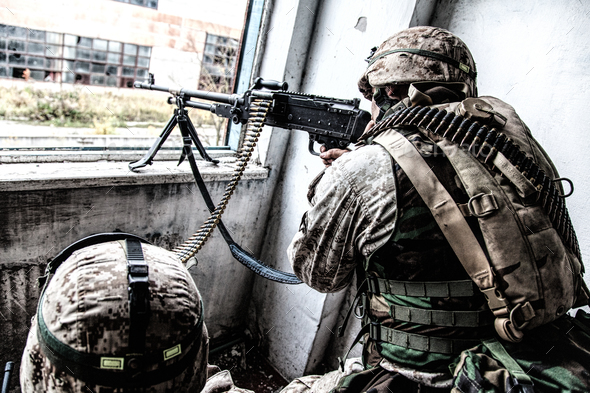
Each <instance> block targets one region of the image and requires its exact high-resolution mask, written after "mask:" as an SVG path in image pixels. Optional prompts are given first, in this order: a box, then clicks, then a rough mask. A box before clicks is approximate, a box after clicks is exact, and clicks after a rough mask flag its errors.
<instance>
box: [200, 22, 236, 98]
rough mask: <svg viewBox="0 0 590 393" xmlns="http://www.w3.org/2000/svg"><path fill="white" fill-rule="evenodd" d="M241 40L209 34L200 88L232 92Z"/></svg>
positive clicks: (204, 52) (204, 53)
mask: <svg viewBox="0 0 590 393" xmlns="http://www.w3.org/2000/svg"><path fill="white" fill-rule="evenodd" d="M238 45H239V42H238V40H236V39H233V38H229V37H222V36H217V35H213V34H207V40H206V42H205V50H204V51H203V62H202V66H201V76H200V79H199V89H205V90H211V89H213V90H216V91H220V92H224V93H227V92H230V91H231V89H232V84H233V78H234V74H235V65H236V55H237V53H238Z"/></svg>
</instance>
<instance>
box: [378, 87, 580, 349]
mask: <svg viewBox="0 0 590 393" xmlns="http://www.w3.org/2000/svg"><path fill="white" fill-rule="evenodd" d="M468 100H477V101H478V104H476V105H475V107H476V108H477V107H478V106H477V105H479V107H480V108H481V107H484V106H485V107H487V108H491V109H494V108H495V109H494V110H500V111H502V112H503V114H502V115H501V118H502V119H503V120H504V124H503V125H502V126H500V125H497V127H498V130H500V131H501V133H502V135H505V137H506V138H510V140H511V141H514V142H515V144H518V145H521V147H522V145H524V146H526V147H522V149H523V150H524V152H525V153H528V154H529V155H531V156H533V157H535V161H536V162H538V165H537V164H535V166H536V169H537V173H536V175H537V176H539V177H540V176H541V175H542V176H543V179H544V181H545V182H551V181H553V180H554V179H556V178H557V177H558V176H557V173H556V171H555V169H554V168H553V166H552V164H551V163H550V161H549V159H548V158H547V156H546V155H545V153H544V151H543V150H542V149H541V148H540V147H539V146H538V144H537V143H536V141H535V140H534V139H533V138H532V137H531V136H530V131H528V129H527V128H526V126H524V125H523V123H522V122H521V120H520V119H519V118H518V115H517V114H516V113H515V112H514V109H512V107H510V106H508V105H507V104H505V103H503V102H502V101H500V100H498V99H496V98H492V97H486V98H485V100H484V99H481V98H480V99H468ZM471 104H473V103H471ZM468 106H469V107H473V106H474V105H465V102H463V103H454V104H451V106H449V107H448V108H446V111H445V110H442V111H441V112H444V113H445V114H446V115H447V116H454V119H453V121H452V122H451V125H450V126H448V124H447V125H445V127H446V128H445V129H443V130H442V131H441V130H440V129H441V127H442V126H443V124H444V121H443V122H442V123H440V126H439V127H438V128H437V130H436V132H434V131H433V129H429V128H428V127H426V128H424V127H422V126H420V127H418V130H419V131H420V132H421V133H422V134H423V135H424V136H425V137H427V138H430V139H431V140H432V141H433V142H434V143H436V145H438V147H439V148H440V149H441V150H442V151H443V152H444V154H445V156H446V157H447V159H448V160H449V161H450V163H451V164H452V166H453V168H454V169H455V172H456V173H457V175H458V178H459V179H460V181H461V183H462V185H463V187H464V189H465V190H466V192H467V193H468V195H469V197H470V200H469V203H467V206H459V205H457V203H455V201H454V200H453V199H452V197H451V196H450V194H449V193H448V192H447V191H446V189H445V187H444V186H443V185H442V184H441V183H440V182H439V180H438V179H437V178H436V176H435V175H434V173H433V172H432V170H431V169H430V168H429V166H428V165H427V164H426V162H425V161H424V159H423V158H422V156H421V155H420V153H419V152H418V151H417V149H416V147H415V146H414V145H413V144H412V143H411V142H410V141H408V140H407V139H406V138H405V137H404V136H403V135H401V134H400V133H398V132H397V131H395V130H394V129H392V128H388V127H387V125H389V126H391V127H396V126H399V127H402V126H411V127H414V128H416V125H417V124H421V125H422V124H426V123H427V122H425V121H424V120H426V119H425V118H424V115H422V116H423V118H422V119H420V118H418V117H419V116H418V114H417V113H418V112H416V111H415V112H413V113H412V114H409V115H408V114H406V115H404V114H401V115H400V114H398V115H397V120H394V121H392V120H391V119H385V120H384V121H383V123H384V124H385V125H386V126H385V127H384V126H383V125H382V126H381V127H382V129H383V130H382V131H381V132H380V133H379V134H378V135H377V136H376V137H375V138H374V139H373V143H378V144H380V145H382V146H383V147H384V148H385V149H386V150H387V151H388V152H389V153H390V154H391V155H392V157H393V158H394V160H395V161H396V162H397V163H398V164H399V165H400V167H401V168H402V169H403V170H404V172H405V173H406V174H407V176H408V178H409V179H410V181H411V182H412V184H413V185H414V186H415V188H416V191H417V192H418V193H419V194H420V196H421V197H422V199H423V200H424V202H425V203H426V205H427V206H428V207H429V209H430V211H431V213H432V215H433V217H434V219H435V220H436V222H437V224H438V226H439V227H440V229H441V230H442V232H443V234H444V236H445V238H446V239H447V241H448V242H449V244H450V245H451V247H452V249H453V251H454V252H455V254H456V255H457V257H458V259H459V260H460V261H461V263H462V265H463V267H464V268H465V270H466V271H467V273H468V274H469V276H470V277H471V279H472V280H473V281H474V282H475V283H476V285H477V286H478V287H479V289H480V290H481V291H482V292H483V293H484V294H485V296H486V298H487V299H488V305H489V307H490V309H491V310H492V312H493V313H494V315H495V317H496V320H495V328H496V331H497V333H498V334H499V335H500V337H501V338H502V339H504V340H507V341H511V342H518V341H520V340H521V339H522V337H523V330H529V329H533V328H535V327H537V326H541V325H543V324H546V323H549V322H551V321H553V320H555V319H557V318H559V317H561V316H563V315H564V314H565V313H566V312H567V311H568V310H569V309H571V308H572V307H579V306H583V305H585V304H587V303H588V296H587V289H586V288H585V284H584V281H583V278H582V274H583V265H582V263H581V261H580V259H579V249H576V248H577V240H576V239H575V233H574V232H573V228H571V223H570V222H569V217H568V216H567V210H565V205H564V204H563V201H562V200H560V201H559V204H558V203H556V202H555V203H554V202H553V201H552V202H551V205H552V206H553V205H555V206H557V205H559V206H563V209H562V210H561V211H559V213H555V212H556V211H557V207H551V209H549V210H550V211H552V212H554V215H558V214H559V217H557V218H558V219H557V221H559V222H560V224H559V225H555V217H553V220H552V218H551V217H550V216H549V214H548V213H547V209H545V210H544V206H542V203H541V199H542V198H541V190H542V188H541V187H539V186H535V184H533V183H532V181H531V180H530V179H529V178H528V177H526V176H524V175H523V174H522V171H521V170H520V169H519V168H518V166H516V167H515V165H514V164H513V163H511V162H510V161H509V160H508V159H506V157H505V156H504V155H503V154H502V153H501V152H499V151H494V159H493V160H491V161H489V163H488V160H487V158H488V157H485V156H484V157H483V158H482V150H484V149H483V147H482V149H479V148H477V149H475V150H474V149H473V145H474V144H475V141H477V138H481V139H482V141H483V139H484V137H485V135H483V134H482V133H483V131H480V132H479V133H478V135H480V134H482V135H481V137H480V136H478V137H476V138H474V137H472V138H473V139H470V141H472V144H471V146H470V148H469V149H466V148H465V146H464V145H463V146H460V145H459V143H461V138H459V139H458V142H459V143H457V141H452V140H451V139H450V138H449V137H447V135H448V134H449V133H450V134H451V136H452V135H453V134H454V135H455V136H456V134H457V133H459V132H460V131H457V127H458V125H459V122H461V121H464V120H465V118H464V117H462V116H455V115H453V111H455V110H456V109H457V111H458V112H459V110H458V109H460V108H465V107H468ZM417 109H420V108H417ZM422 109H423V110H422V111H421V113H423V114H424V113H426V111H428V110H429V108H422ZM494 113H497V112H494ZM461 115H464V116H465V117H469V116H472V119H473V118H474V119H476V120H478V121H480V119H479V118H477V115H474V114H471V115H469V114H465V113H461ZM484 115H486V116H487V112H486V113H484ZM404 116H405V120H401V121H400V119H402V118H403V117H404ZM394 117H395V115H394ZM408 118H409V119H410V121H408ZM417 118H418V119H417ZM439 121H440V120H439ZM383 123H382V124H383ZM431 124H432V122H431ZM476 125H477V126H479V124H478V123H477V122H474V124H473V126H476ZM376 127H379V124H378V125H377V126H376ZM453 127H454V128H453ZM459 128H460V127H459ZM481 129H482V130H484V131H486V130H488V129H487V128H486V127H481ZM494 130H495V128H494ZM449 131H454V132H449ZM500 131H494V132H495V133H496V134H497V133H499V132H500ZM463 132H465V130H463ZM443 135H444V137H443ZM463 135H465V134H463ZM466 138H467V137H466V136H465V137H463V140H465V139H466ZM497 139H498V140H499V139H500V137H498V138H497ZM453 140H454V138H453ZM476 147H478V146H476ZM488 147H489V146H488ZM527 149H528V150H527ZM489 152H490V149H488V155H489V154H490V153H489ZM523 156H525V155H524V154H523ZM525 157H526V156H525ZM526 160H528V165H529V167H532V165H533V164H531V163H534V162H535V161H533V160H532V159H530V158H526ZM491 168H494V170H495V172H496V173H498V174H495V175H494V172H493V171H492V170H491ZM545 174H546V176H545ZM549 179H551V180H549ZM545 193H548V191H547V190H545ZM546 198H549V197H548V196H547V197H546ZM555 198H556V199H559V198H561V196H556V197H555ZM465 216H475V217H477V220H478V223H479V226H480V229H481V233H482V235H483V240H484V243H485V247H482V246H481V245H480V243H479V242H478V240H477V239H476V237H475V235H474V234H473V232H472V231H471V229H470V227H469V225H468V224H467V222H466V220H465ZM564 217H565V218H564ZM566 224H567V225H569V227H568V226H567V225H566ZM564 228H565V229H564ZM558 230H560V231H559V232H558ZM564 233H565V235H564ZM564 239H566V240H567V241H568V244H567V245H566V244H564V243H565V240H564ZM571 244H574V247H572V246H571Z"/></svg>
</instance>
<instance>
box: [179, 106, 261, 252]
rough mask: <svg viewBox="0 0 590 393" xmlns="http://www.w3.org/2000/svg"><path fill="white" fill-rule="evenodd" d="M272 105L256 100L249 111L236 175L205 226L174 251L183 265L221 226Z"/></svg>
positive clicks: (235, 171)
mask: <svg viewBox="0 0 590 393" xmlns="http://www.w3.org/2000/svg"><path fill="white" fill-rule="evenodd" d="M270 105H271V100H267V99H261V98H260V99H255V100H254V101H253V102H252V105H251V107H250V110H249V112H250V114H251V117H250V118H249V119H248V125H247V127H246V135H245V137H244V141H243V144H242V147H241V148H240V150H239V152H238V162H237V164H238V165H237V167H236V168H235V170H234V174H233V176H232V178H231V180H230V182H229V183H228V185H227V186H226V188H225V192H224V193H223V197H222V198H221V201H220V202H219V204H218V205H217V206H216V207H215V209H214V210H213V211H212V212H211V215H210V216H209V218H208V219H207V220H206V221H205V222H204V223H203V225H201V227H200V228H199V230H198V231H197V232H196V233H195V234H194V235H193V236H191V237H190V238H188V239H187V241H185V242H184V243H183V244H181V245H180V246H178V247H176V248H175V249H174V252H175V253H176V255H177V256H178V257H179V258H180V260H181V261H182V262H183V263H186V261H188V260H189V259H190V258H191V257H192V256H193V255H195V254H196V253H198V252H199V250H200V249H201V248H202V247H203V245H204V244H205V242H206V241H207V239H208V238H209V236H210V235H211V233H212V232H213V230H214V229H215V227H216V226H217V224H219V221H220V219H221V215H222V214H223V212H224V210H225V208H226V207H227V203H228V202H229V199H230V198H231V196H232V194H233V193H234V190H235V189H236V187H237V185H238V182H239V181H240V179H241V178H242V174H243V173H244V170H245V169H246V165H248V161H249V160H250V157H251V156H252V152H253V151H254V147H255V146H256V142H258V138H259V137H260V133H261V132H262V127H263V126H264V121H265V119H266V114H267V113H268V110H269V109H270Z"/></svg>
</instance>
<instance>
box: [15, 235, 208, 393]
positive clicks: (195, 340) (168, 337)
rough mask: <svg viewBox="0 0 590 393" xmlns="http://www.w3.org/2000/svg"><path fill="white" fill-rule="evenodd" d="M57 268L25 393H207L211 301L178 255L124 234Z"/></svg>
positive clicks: (26, 369)
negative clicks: (206, 305)
mask: <svg viewBox="0 0 590 393" xmlns="http://www.w3.org/2000/svg"><path fill="white" fill-rule="evenodd" d="M50 265H51V263H50ZM46 272H47V271H46ZM54 272H55V274H54V275H53V277H51V280H50V281H49V282H48V283H47V284H46V285H45V287H44V289H43V291H42V293H41V296H40V298H39V305H38V308H37V314H36V315H35V317H33V319H32V324H31V325H32V326H31V330H30V332H29V336H28V339H27V344H26V347H25V351H24V353H23V357H22V362H21V370H20V381H21V389H22V391H23V392H41V391H43V392H89V391H92V392H94V393H99V392H125V391H134V392H135V391H142V392H154V393H155V392H189V391H190V392H199V391H201V389H202V388H203V387H204V385H205V382H206V378H207V356H208V345H209V341H208V335H207V328H206V326H205V324H204V322H203V306H202V302H201V296H200V294H199V292H198V290H197V288H196V286H195V284H194V282H193V279H192V277H191V276H190V274H189V273H188V271H187V269H186V268H185V267H184V266H183V265H182V263H181V262H180V261H179V260H178V258H177V257H176V256H175V254H173V253H172V252H170V251H167V250H164V249H162V248H159V247H155V246H152V245H150V244H145V243H143V244H142V243H140V242H139V241H138V240H137V239H129V238H126V239H125V240H117V241H108V242H103V243H99V244H93V245H90V246H86V247H83V248H81V249H79V250H77V251H74V252H73V253H72V254H71V256H69V257H68V258H67V259H65V260H64V261H63V262H62V263H61V265H60V266H59V268H57V270H55V269H54ZM138 283H139V284H138Z"/></svg>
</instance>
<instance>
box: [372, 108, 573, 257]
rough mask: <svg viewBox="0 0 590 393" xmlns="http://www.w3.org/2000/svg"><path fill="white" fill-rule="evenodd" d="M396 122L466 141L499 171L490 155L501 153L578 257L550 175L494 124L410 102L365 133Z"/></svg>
mask: <svg viewBox="0 0 590 393" xmlns="http://www.w3.org/2000/svg"><path fill="white" fill-rule="evenodd" d="M399 126H415V127H423V128H425V129H426V130H427V131H428V132H431V133H432V134H435V135H437V136H439V137H442V138H444V139H447V140H449V141H451V142H454V143H458V144H460V146H463V145H465V146H466V145H467V144H469V152H470V153H471V154H472V155H473V156H474V157H475V158H477V159H478V160H479V161H480V162H481V163H483V164H484V165H486V167H487V168H489V169H490V170H492V171H493V172H495V173H499V174H501V173H502V172H501V171H500V170H499V168H497V167H495V166H494V165H493V162H494V158H495V157H496V156H497V154H498V153H501V154H502V155H503V156H504V157H505V158H506V159H507V160H508V161H509V162H510V164H512V165H513V166H514V167H515V168H516V169H517V170H518V171H519V172H521V173H522V175H523V176H524V177H525V178H526V179H528V180H529V181H530V182H531V183H532V184H533V185H534V186H535V188H536V190H537V191H538V193H539V195H540V201H541V205H542V208H543V210H544V211H545V213H547V215H548V217H549V219H550V220H551V223H552V226H553V228H555V230H556V231H557V233H558V234H559V236H560V237H561V239H562V241H563V242H564V244H565V245H566V246H567V247H568V248H569V250H570V251H571V252H572V253H573V254H574V255H575V256H576V257H577V258H578V259H579V260H580V261H582V256H581V253H580V247H579V245H578V239H577V237H576V234H575V231H574V228H573V226H572V223H571V220H570V216H569V214H568V211H567V208H566V206H565V200H564V197H563V196H562V195H561V194H560V192H559V191H558V189H557V187H556V186H555V183H554V179H551V178H549V176H547V174H546V173H545V172H544V171H543V170H542V169H541V168H540V167H539V166H538V165H537V164H536V163H535V162H534V161H533V159H532V158H531V157H528V156H527V155H526V154H525V153H524V152H523V151H522V150H521V149H520V147H519V146H518V145H517V144H516V143H515V142H514V141H513V140H512V139H510V138H509V137H507V136H506V135H505V134H504V133H502V132H500V131H499V130H497V129H496V128H491V129H489V128H488V127H487V126H486V125H480V124H479V123H478V122H477V121H472V120H469V119H466V118H464V117H463V116H460V115H456V114H454V113H452V112H447V111H445V110H439V109H435V108H429V107H423V106H414V107H411V108H406V109H404V110H401V111H399V112H397V113H395V114H393V115H392V116H390V117H388V118H385V119H383V120H382V121H380V122H379V123H377V124H376V125H375V126H374V127H373V129H371V130H370V132H369V134H368V137H370V136H373V135H376V134H377V133H378V132H379V131H381V130H384V129H387V128H391V127H399Z"/></svg>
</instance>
